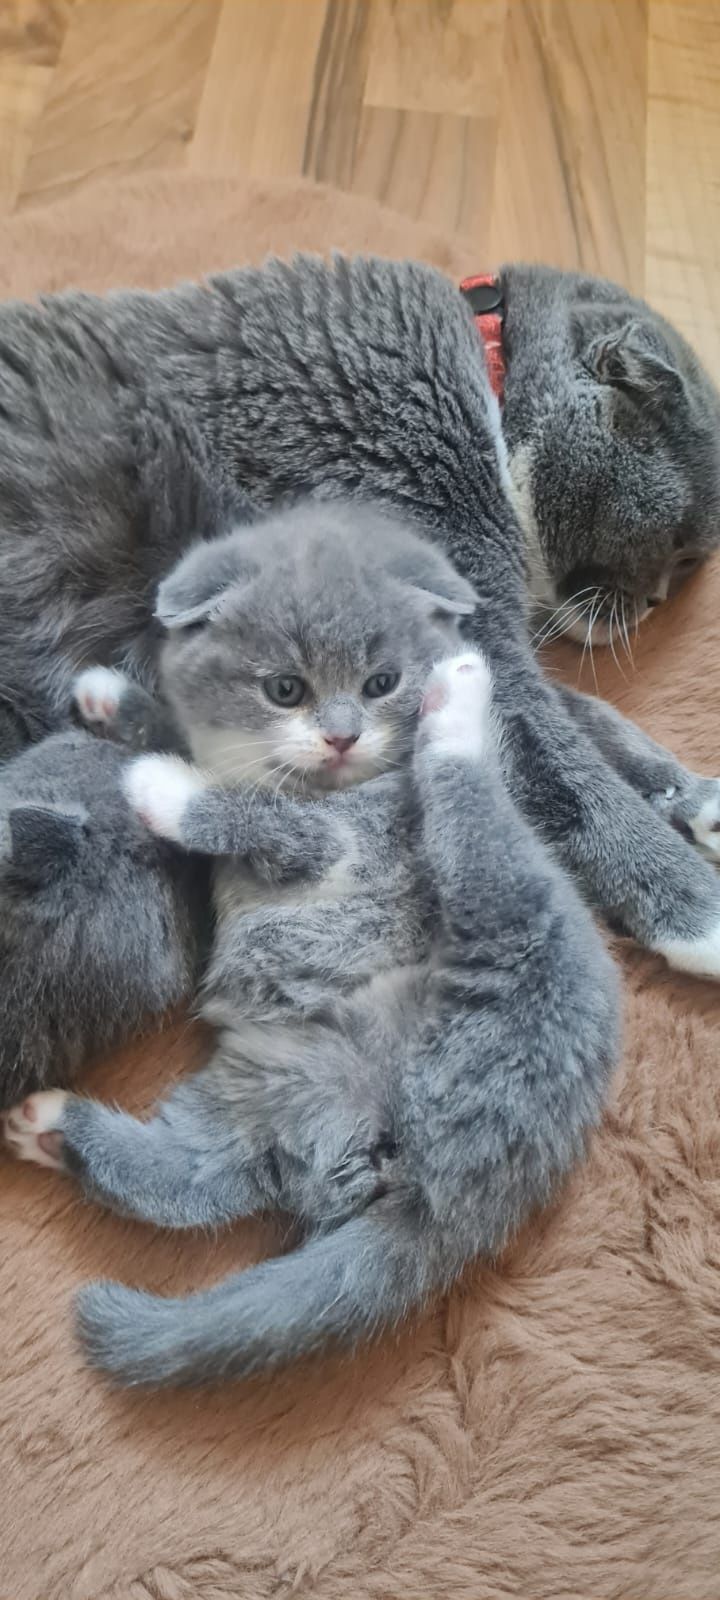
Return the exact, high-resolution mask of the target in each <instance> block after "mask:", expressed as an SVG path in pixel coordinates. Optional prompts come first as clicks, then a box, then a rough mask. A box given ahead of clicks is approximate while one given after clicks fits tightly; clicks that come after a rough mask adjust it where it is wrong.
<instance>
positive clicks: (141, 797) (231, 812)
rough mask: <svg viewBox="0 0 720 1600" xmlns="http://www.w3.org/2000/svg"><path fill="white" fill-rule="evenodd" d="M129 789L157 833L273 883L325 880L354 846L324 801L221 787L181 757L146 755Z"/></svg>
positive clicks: (129, 777) (130, 776)
mask: <svg viewBox="0 0 720 1600" xmlns="http://www.w3.org/2000/svg"><path fill="white" fill-rule="evenodd" d="M124 787H125V793H126V795H127V798H128V801H129V803H130V805H131V806H132V808H133V810H134V811H136V812H137V815H138V816H139V817H140V818H141V820H142V821H143V822H145V824H146V825H147V827H149V828H150V829H151V830H152V832H153V833H157V834H159V835H160V837H161V838H164V839H171V840H173V841H174V842H175V843H176V844H181V845H183V846H184V848H185V849H186V850H194V851H196V852H198V853H199V854H201V855H209V856H228V855H229V856H238V857H241V858H242V859H243V860H245V861H247V862H248V864H249V865H250V866H251V867H252V868H253V869H254V870H255V871H257V872H258V874H259V875H260V876H262V877H265V878H268V879H271V880H273V881H285V880H287V879H293V878H307V879H318V878H320V877H322V876H323V875H324V873H325V872H327V871H328V870H329V869H330V867H332V866H333V865H335V864H336V862H338V861H341V860H342V859H343V858H345V857H347V856H348V854H349V853H351V851H352V838H351V833H350V830H349V828H348V826H347V825H346V824H345V823H343V821H342V819H341V818H339V817H334V816H331V815H330V813H329V809H328V808H327V806H325V805H324V804H323V802H321V801H306V802H302V801H297V800H293V799H290V798H289V797H288V796H287V795H283V794H275V793H272V794H270V793H269V792H267V791H264V790H261V789H253V790H250V789H243V788H240V787H235V788H227V789H226V788H221V787H220V786H219V785H216V784H213V783H212V782H211V781H210V779H209V778H208V776H207V775H206V774H205V773H202V772H201V771H200V770H199V769H198V768H197V767H192V766H190V765H189V764H188V763H187V762H185V761H181V760H178V759H177V758H176V757H172V756H141V757H140V758H139V759H138V760H137V761H134V762H132V764H131V765H130V767H129V768H128V771H127V773H126V775H125V783H124Z"/></svg>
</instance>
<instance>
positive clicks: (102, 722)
mask: <svg viewBox="0 0 720 1600" xmlns="http://www.w3.org/2000/svg"><path fill="white" fill-rule="evenodd" d="M73 702H74V704H75V707H76V710H77V711H78V713H79V715H80V717H81V719H82V721H83V722H84V724H85V726H86V727H88V728H90V729H91V730H92V731H93V732H96V733H99V734H101V735H105V736H106V737H108V738H110V739H113V740H114V741H115V742H116V743H118V744H126V745H128V746H129V747H130V748H131V749H133V750H137V751H140V750H164V751H172V752H177V753H179V754H183V755H184V754H185V752H186V745H185V742H184V740H183V739H182V738H181V736H180V733H179V730H178V728H177V725H176V723H175V720H174V718H173V717H172V715H171V713H170V712H169V711H168V709H167V707H166V706H164V705H162V703H161V702H160V701H159V700H157V699H156V698H155V697H154V696H153V695H151V694H150V693H149V692H148V690H147V689H144V688H143V686H142V684H140V683H137V682H136V681H135V680H134V679H133V678H130V677H128V676H127V674H126V673H124V672H119V671H117V670H116V669H115V668H113V667H87V668H86V669H85V671H84V672H81V673H79V674H78V676H77V677H76V678H75V681H74V683H73Z"/></svg>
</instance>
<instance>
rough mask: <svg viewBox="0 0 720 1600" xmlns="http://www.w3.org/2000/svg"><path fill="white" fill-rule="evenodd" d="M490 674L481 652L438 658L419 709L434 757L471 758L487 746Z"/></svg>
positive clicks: (474, 757)
mask: <svg viewBox="0 0 720 1600" xmlns="http://www.w3.org/2000/svg"><path fill="white" fill-rule="evenodd" d="M491 698H492V673H491V671H490V668H489V666H488V664H487V661H486V660H485V657H484V656H483V655H480V654H479V653H478V652H476V651H474V650H466V651H465V652H464V653H463V654H462V655H459V656H449V657H448V659H447V660H445V661H439V662H438V664H437V666H435V667H434V668H433V670H432V672H431V674H430V677H429V679H428V683H427V687H426V689H425V694H424V697H423V703H422V706H421V708H420V717H421V727H422V729H423V732H424V734H425V738H426V740H427V748H429V749H430V750H431V751H432V752H433V753H435V754H437V755H438V756H441V757H442V756H453V757H457V756H464V757H465V758H466V759H468V760H470V761H473V760H478V759H479V758H480V756H482V754H483V751H484V750H486V749H487V744H488V737H489V735H490V715H489V713H490V701H491Z"/></svg>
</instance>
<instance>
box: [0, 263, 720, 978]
mask: <svg viewBox="0 0 720 1600" xmlns="http://www.w3.org/2000/svg"><path fill="white" fill-rule="evenodd" d="M501 283H502V288H503V292H504V296H505V306H506V320H505V341H506V353H507V363H508V372H507V383H506V404H505V411H504V414H503V423H502V427H503V433H502V434H501V432H500V425H499V414H498V410H497V405H496V402H495V400H494V397H493V396H492V394H491V392H490V388H489V384H488V379H487V374H486V370H485V366H484V361H483V356H482V350H481V346H480V343H479V341H478V338H477V335H476V332H475V329H474V327H473V324H472V320H471V316H470V312H469V310H468V308H467V306H466V305H465V303H464V302H463V300H462V298H461V296H460V295H459V294H458V293H457V291H456V290H455V289H454V288H453V286H452V285H451V284H450V283H448V282H447V281H446V280H445V279H444V278H442V277H441V276H440V275H439V274H438V273H436V272H433V271H431V270H429V269H427V268H425V267H422V266H418V265H414V264H412V263H389V262H381V261H377V260H373V259H368V260H353V261H345V260H342V259H336V260H334V261H333V262H332V263H331V264H326V263H323V262H321V261H319V260H315V259H310V258H298V259H297V260H296V261H295V262H294V263H293V264H291V265H283V264H281V263H277V262H271V263H270V264H269V265H268V266H267V267H265V268H264V269H262V270H261V271H255V270H241V271H234V272H229V273H224V274H220V275H218V276H216V277H214V278H212V279H211V280H209V282H208V283H207V284H206V285H204V286H202V287H199V286H187V287H183V288H179V289H176V290H172V291H167V292H163V293H161V294H155V295H153V294H145V293H132V294H113V295H109V296H108V297H107V298H105V299H98V298H96V297H93V296H89V295H79V294H71V295H65V296H58V297H50V298H49V299H46V300H43V301H42V302H41V304H40V305H39V306H37V307H31V306H25V305H19V304H14V305H13V304H11V305H6V306H4V307H2V308H0V506H2V513H1V515H2V532H1V534H0V614H2V617H3V640H2V643H1V645H0V690H1V692H2V695H3V697H4V699H3V708H4V709H3V714H2V717H0V723H1V724H2V728H1V729H0V735H1V736H0V749H2V748H3V747H4V748H5V749H8V748H12V747H14V744H15V743H16V742H17V740H18V739H21V738H24V737H27V736H28V734H30V735H32V736H35V735H37V733H38V732H41V731H42V730H44V729H45V730H47V729H48V728H52V727H56V726H57V725H62V724H63V721H64V718H65V716H66V711H67V703H68V698H69V683H70V679H71V676H72V672H73V670H74V669H75V668H76V667H77V666H78V665H80V664H83V663H84V662H87V661H92V662H94V661H96V660H98V659H101V660H104V661H105V662H114V663H115V664H120V663H122V661H123V660H124V659H125V657H126V656H127V654H128V652H131V653H132V654H133V656H134V658H135V660H136V661H143V662H145V663H148V664H149V663H151V662H152V659H153V657H154V654H155V651H156V648H157V630H156V629H154V628H153V624H152V619H151V611H152V606H153V600H154V592H155V588H156V583H157V580H158V578H159V577H160V576H162V574H163V573H164V572H166V571H167V570H168V568H169V566H170V565H171V564H172V561H173V560H174V559H175V557H176V556H177V555H178V554H179V553H180V549H181V548H185V547H186V545H187V543H188V542H189V539H190V537H191V529H192V527H193V525H194V528H195V530H196V531H197V532H201V531H202V526H203V523H202V518H201V517H200V518H197V519H196V520H195V522H194V524H193V518H192V517H188V516H180V517H178V518H174V517H173V515H172V505H173V499H174V495H175V490H174V486H173V478H172V474H170V475H169V476H168V477H167V478H166V480H165V481H166V482H167V484H168V491H167V496H166V505H167V515H166V516H165V518H164V520H163V522H162V527H159V526H158V519H157V517H153V518H150V517H149V516H148V505H152V504H153V501H152V496H149V495H148V493H147V475H146V476H145V478H144V477H143V474H142V473H140V475H138V446H139V440H140V442H141V443H142V439H143V437H144V435H145V433H146V432H148V431H149V433H150V436H151V438H152V435H153V432H154V429H155V423H154V421H153V420H152V419H153V412H154V409H155V398H153V397H159V401H160V402H162V405H163V406H165V407H166V408H167V405H168V404H169V403H172V404H176V403H179V401H180V398H182V400H183V401H185V402H187V405H188V406H189V408H190V409H191V411H192V416H193V418H194V421H195V423H196V425H197V428H198V429H199V433H200V436H201V439H202V451H203V452H204V453H205V455H206V456H207V462H208V467H209V481H211V482H212V483H215V482H216V481H217V480H218V479H219V478H220V476H221V475H222V474H223V473H225V474H227V475H229V477H230V478H232V480H233V481H234V482H235V483H239V484H242V485H244V486H245V487H247V489H248V490H249V491H250V494H251V497H252V498H253V499H254V500H257V501H258V503H260V504H265V505H267V504H269V503H270V502H271V501H275V500H276V499H278V498H279V499H280V500H292V499H294V498H296V497H297V496H299V495H301V494H303V493H304V492H306V491H308V490H311V491H315V492H320V493H323V494H325V495H328V494H341V495H351V496H358V497H371V498H376V499H379V500H383V501H384V502H385V503H386V504H389V505H391V506H394V507H395V508H396V509H399V510H400V511H402V512H403V513H404V514H406V515H407V514H411V515H413V516H414V517H415V518H416V519H417V521H418V523H419V524H420V525H424V526H425V527H426V528H427V529H428V530H430V531H431V532H432V533H433V534H434V536H435V537H437V538H438V539H439V540H440V541H441V542H442V543H443V544H444V545H445V547H446V548H447V550H448V552H449V554H450V556H451V558H452V560H453V561H454V563H455V565H456V566H457V567H458V569H459V570H460V571H461V572H463V573H465V575H466V576H467V577H468V578H470V579H471V581H472V583H473V586H474V588H475V590H476V591H477V593H478V596H479V604H478V609H477V611H476V614H475V617H474V619H473V624H472V627H473V637H474V638H475V640H476V641H477V643H478V644H479V645H480V646H481V647H482V648H483V650H484V651H485V653H486V654H487V655H488V657H489V659H490V662H491V665H492V668H493V674H494V679H495V685H496V694H497V695H498V697H501V699H502V712H503V719H504V723H505V728H506V738H507V741H508V745H509V747H510V749H511V753H512V784H513V792H514V794H515V796H516V798H517V799H518V801H519V803H520V805H521V806H522V808H523V810H524V811H525V813H526V815H527V816H528V817H529V818H530V819H531V821H533V823H535V824H536V825H537V826H538V827H540V828H541V829H542V831H543V832H544V834H545V836H546V837H547V839H548V840H550V842H551V843H552V844H553V846H554V848H555V849H556V850H557V852H558V855H559V856H560V857H561V859H562V860H563V862H564V863H565V864H566V866H568V867H569V868H570V870H571V871H572V872H573V873H574V874H576V875H577V877H578V878H579V880H580V881H581V883H582V884H583V886H584V889H585V892H586V893H587V894H588V895H589V896H590V897H591V898H592V900H593V901H594V903H595V904H596V905H598V906H599V907H600V908H601V909H603V910H604V911H605V912H606V913H607V914H608V915H609V916H611V917H612V918H613V919H614V920H615V921H616V922H617V924H618V925H619V926H620V927H622V928H623V930H624V931H625V932H627V933H630V934H632V935H633V936H634V937H635V938H637V939H639V940H640V941H641V942H642V943H644V944H646V945H649V946H650V947H651V948H652V949H657V950H661V951H663V952H664V953H665V954H666V955H668V957H669V958H670V959H671V960H674V961H676V962H677V963H678V964H679V965H682V966H687V967H689V968H690V969H691V970H697V971H702V972H706V973H709V974H712V975H713V976H716V975H717V974H718V972H720V887H719V886H718V883H717V881H716V880H715V878H714V876H713V874H712V872H711V871H710V868H709V866H708V864H707V863H705V862H704V861H702V860H701V859H699V858H698V856H697V855H696V854H694V853H693V851H692V849H691V848H690V846H689V845H688V844H687V843H686V841H685V840H683V839H682V838H681V837H679V836H678V835H677V834H676V833H674V832H673V831H672V830H671V829H670V828H669V827H668V826H667V825H666V822H665V820H664V819H663V817H662V816H658V815H656V814H655V813H654V811H653V809H652V808H651V807H650V806H648V804H647V803H646V795H647V794H648V793H649V792H652V793H653V794H655V791H654V790H652V780H653V776H654V774H655V772H656V765H657V764H656V759H655V754H654V752H651V753H650V754H651V759H650V761H649V766H648V768H647V772H643V773H642V774H641V775H640V780H639V784H638V790H637V791H634V788H633V786H631V783H630V782H629V781H627V770H626V769H621V771H620V772H619V773H618V772H614V771H612V770H610V768H609V765H608V761H607V760H606V758H605V756H604V755H603V754H602V753H599V751H598V748H597V745H596V743H595V742H594V740H593V739H592V737H590V736H588V731H587V729H586V728H584V727H582V726H581V725H580V724H581V721H582V712H579V713H578V716H577V717H575V716H571V715H570V714H569V713H568V708H567V697H564V696H560V695H558V694H557V693H556V692H555V690H554V689H553V688H552V686H551V685H549V684H547V683H545V682H544V681H543V679H542V677H541V675H540V672H539V669H538V667H537V664H536V662H535V661H534V660H533V658H532V655H531V653H530V651H529V648H528V642H527V634H526V621H525V613H526V586H525V545H524V540H523V537H522V535H521V532H520V527H519V524H518V522H517V520H516V516H515V513H514V512H513V510H512V507H511V504H510V499H509V494H508V492H507V491H508V489H509V479H508V473H507V461H506V445H505V441H507V445H508V446H509V449H510V455H511V459H512V461H513V462H514V464H515V470H516V478H517V483H518V484H519V487H520V496H519V500H520V503H521V504H522V505H523V506H524V508H525V513H526V522H527V524H528V527H529V528H530V529H531V530H532V529H534V530H535V546H536V556H537V553H538V552H539V555H540V556H541V558H542V568H543V571H542V574H541V582H542V585H543V588H544V586H545V585H546V584H547V583H548V582H549V583H551V586H552V589H551V593H552V597H553V598H554V597H555V595H556V594H558V593H561V592H562V593H564V592H565V591H566V590H567V591H568V592H571V593H572V594H573V595H575V594H577V593H578V592H579V590H581V589H583V588H587V589H588V591H589V592H590V593H591V594H592V595H593V596H594V595H595V593H596V591H598V592H600V594H601V597H602V593H603V592H604V591H603V588H602V586H603V585H606V586H607V585H610V586H611V590H612V597H611V599H609V600H608V601H607V606H608V607H610V608H612V605H614V604H615V596H616V595H617V593H618V592H619V593H621V594H622V595H623V596H625V595H627V598H628V603H629V604H630V603H631V604H635V603H636V602H637V604H638V605H639V607H640V609H641V610H642V608H643V606H644V604H645V602H646V600H654V599H656V598H658V596H659V595H660V594H661V592H662V591H663V588H664V587H665V586H666V584H667V582H668V579H669V574H670V573H671V572H672V571H673V570H674V563H675V562H676V561H677V560H678V559H681V560H684V559H686V556H687V555H689V556H690V557H692V558H694V557H695V555H697V554H699V555H702V554H704V553H706V552H707V551H708V550H709V549H710V548H711V547H713V546H714V545H715V544H716V542H717V533H718V527H719V526H720V517H719V515H718V512H719V510H720V491H719V488H718V402H717V397H716V395H715V392H714V390H713V389H712V387H711V385H710V383H709V381H708V380H707V378H706V377H705V376H704V374H703V373H702V371H701V369H700V367H699V366H698V363H697V362H696V361H695V359H694V357H693V356H692V354H691V352H690V351H689V350H688V348H687V347H686V346H685V345H684V343H683V342H682V341H681V340H680V339H679V337H678V336H677V335H676V334H675V333H674V332H673V331H672V330H671V329H669V328H668V327H667V325H666V324H665V323H663V322H662V321H661V320H660V319H659V318H658V317H656V316H655V315H653V314H652V313H651V312H650V311H649V310H648V308H647V307H646V306H643V305H642V303H641V302H639V301H635V300H632V299H631V298H630V297H629V296H628V295H626V294H625V293H624V291H622V290H619V289H616V288H614V287H613V286H612V285H608V284H605V283H602V282H599V281H597V280H594V279H588V278H581V277H577V276H573V275H558V274H552V273H548V272H547V271H545V270H541V271H540V270H536V269H528V268H521V267H511V268H508V269H506V270H505V271H504V272H503V273H502V274H501ZM659 401H660V403H659ZM148 417H149V418H150V422H149V423H148ZM171 431H172V429H171ZM145 454H146V456H148V455H150V456H151V454H152V448H151V447H150V449H149V450H148V449H146V450H145ZM161 455H163V459H166V455H167V452H161ZM163 470H164V468H163ZM202 477H203V474H202V472H199V473H198V483H199V484H200V485H201V484H202ZM516 489H517V485H516ZM203 493H204V491H203V490H202V487H201V488H200V490H199V491H198V495H197V496H195V500H197V501H198V503H199V501H200V500H202V496H203ZM582 603H583V602H582V599H580V600H579V601H578V606H580V605H582ZM601 603H602V598H601ZM594 606H595V609H596V608H597V604H596V602H594ZM574 616H577V612H575V613H573V612H572V611H571V612H570V613H568V614H567V621H568V624H569V625H571V624H572V621H573V617H574ZM593 726H594V722H592V721H591V723H590V733H592V727H593ZM628 737H631V736H630V735H628ZM632 738H633V739H634V736H632ZM614 743H615V737H614V729H613V737H612V738H611V739H610V746H611V747H612V746H613V745H614ZM667 762H668V764H672V763H671V758H670V757H667ZM631 766H632V770H633V772H635V771H636V770H637V763H633V764H631ZM672 770H673V773H674V777H673V780H672V783H673V786H674V789H675V792H676V796H679V797H680V802H681V803H678V804H677V805H675V804H673V803H670V805H669V806H668V811H667V815H668V818H669V820H670V821H672V822H677V823H680V824H682V825H685V823H686V822H687V821H688V819H689V818H691V817H693V816H694V815H695V812H696V810H697V807H696V805H695V801H696V796H697V785H696V783H695V781H694V780H693V779H692V777H691V775H689V774H686V773H684V772H683V770H682V769H680V768H678V767H677V766H676V765H673V766H672ZM646 779H647V780H648V781H647V782H646ZM665 787H670V785H669V784H666V785H665ZM718 793H720V791H719V790H718V789H717V788H716V789H715V790H714V791H713V794H714V798H713V797H712V796H711V797H710V799H709V801H708V805H709V806H710V809H711V810H712V808H713V806H714V807H715V810H716V812H717V811H718V810H719V808H718V804H717V795H718ZM657 798H658V799H659V800H660V801H664V800H665V796H664V795H659V796H658V797H657ZM710 826H711V827H712V823H711V824H710ZM708 837H710V838H712V837H713V836H712V834H711V833H710V834H709V835H708ZM715 837H717V836H715Z"/></svg>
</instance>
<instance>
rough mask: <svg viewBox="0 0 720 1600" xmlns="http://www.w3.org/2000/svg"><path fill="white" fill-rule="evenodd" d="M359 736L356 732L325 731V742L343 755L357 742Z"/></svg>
mask: <svg viewBox="0 0 720 1600" xmlns="http://www.w3.org/2000/svg"><path fill="white" fill-rule="evenodd" d="M357 737H358V736H357V734H356V733H348V734H344V733H324V734H323V739H324V740H325V743H326V744H329V745H330V748H331V749H332V750H337V752H338V754H339V755H341V756H344V754H345V751H346V750H349V749H350V748H351V746H352V745H354V744H357Z"/></svg>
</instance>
